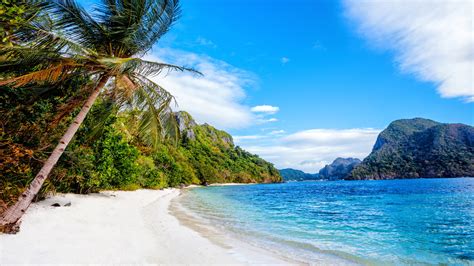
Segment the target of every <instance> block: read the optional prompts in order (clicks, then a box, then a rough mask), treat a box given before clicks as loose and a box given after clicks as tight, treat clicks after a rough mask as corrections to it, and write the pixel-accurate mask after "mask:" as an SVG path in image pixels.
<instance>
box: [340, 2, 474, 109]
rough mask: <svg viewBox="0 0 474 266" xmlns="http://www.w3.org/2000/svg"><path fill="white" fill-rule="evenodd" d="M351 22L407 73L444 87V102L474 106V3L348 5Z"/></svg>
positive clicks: (364, 3) (350, 3) (355, 3)
mask: <svg viewBox="0 0 474 266" xmlns="http://www.w3.org/2000/svg"><path fill="white" fill-rule="evenodd" d="M344 6H345V9H346V13H347V15H348V17H349V18H350V19H352V20H353V21H355V22H356V23H357V25H358V27H359V30H360V32H361V34H362V35H364V36H365V37H366V38H368V39H369V40H370V41H371V43H372V44H374V45H375V46H378V47H383V48H388V49H391V50H393V51H394V52H395V54H396V62H397V63H398V64H399V66H400V68H401V70H402V71H403V72H408V73H413V74H415V75H416V76H417V77H418V78H419V79H421V80H423V81H430V82H433V83H435V84H437V86H438V92H439V93H440V94H441V96H442V97H447V98H452V97H461V98H463V99H465V100H467V101H474V74H473V73H474V48H473V47H474V34H473V32H474V21H473V20H474V17H473V15H472V14H473V13H472V12H473V9H474V2H473V1H471V0H444V1H441V0H439V1H428V0H419V1H411V0H391V1H370V0H345V2H344Z"/></svg>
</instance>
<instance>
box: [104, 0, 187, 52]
mask: <svg viewBox="0 0 474 266" xmlns="http://www.w3.org/2000/svg"><path fill="white" fill-rule="evenodd" d="M95 11H96V13H97V14H98V18H99V20H100V21H101V24H103V25H104V27H105V28H106V30H107V32H108V33H109V35H108V36H109V42H110V43H111V47H112V49H113V55H114V56H117V57H130V56H132V55H143V54H145V53H146V52H147V51H148V50H150V49H151V47H152V46H153V45H154V44H155V43H156V42H157V40H158V39H159V38H161V37H162V36H163V35H164V34H165V33H166V32H168V30H169V28H170V27H171V25H172V24H173V23H174V22H175V21H176V20H177V19H178V17H179V15H180V6H179V1H178V0H128V1H125V0H102V4H101V5H99V7H98V8H97V9H96V10H95Z"/></svg>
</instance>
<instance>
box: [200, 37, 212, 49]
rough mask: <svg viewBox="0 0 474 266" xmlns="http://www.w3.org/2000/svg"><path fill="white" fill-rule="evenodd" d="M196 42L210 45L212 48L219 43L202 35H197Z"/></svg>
mask: <svg viewBox="0 0 474 266" xmlns="http://www.w3.org/2000/svg"><path fill="white" fill-rule="evenodd" d="M196 43H197V44H198V45H201V46H209V47H212V48H216V47H217V45H216V44H215V43H214V42H213V41H211V40H208V39H206V38H204V37H201V36H199V37H197V39H196Z"/></svg>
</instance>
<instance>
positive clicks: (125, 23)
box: [0, 0, 193, 232]
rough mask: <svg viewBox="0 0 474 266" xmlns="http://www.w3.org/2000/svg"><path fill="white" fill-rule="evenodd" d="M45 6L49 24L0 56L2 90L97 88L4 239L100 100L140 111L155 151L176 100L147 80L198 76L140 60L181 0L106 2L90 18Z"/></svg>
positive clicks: (68, 3)
mask: <svg viewBox="0 0 474 266" xmlns="http://www.w3.org/2000/svg"><path fill="white" fill-rule="evenodd" d="M36 2H37V1H36ZM43 2H44V3H47V5H46V6H45V7H44V8H45V9H44V11H45V12H44V13H45V14H48V19H41V20H37V21H33V22H32V23H30V25H29V26H28V27H25V28H23V29H22V30H20V31H18V32H17V33H16V36H15V39H18V40H21V41H22V43H23V44H24V45H22V46H16V47H4V48H2V49H0V56H3V58H6V60H3V62H0V73H3V74H4V77H6V78H4V79H3V80H0V86H1V85H8V86H11V87H24V86H30V85H32V84H52V85H54V84H57V83H60V82H62V81H64V80H66V79H70V78H73V77H78V76H83V77H88V80H90V82H89V83H88V84H87V85H86V86H84V87H83V88H81V89H80V93H83V94H86V95H88V97H87V99H86V100H85V102H84V103H83V105H82V108H81V109H80V112H79V113H78V114H77V116H76V117H75V118H74V120H73V122H72V124H71V125H70V126H69V128H68V129H67V131H66V133H65V134H64V135H63V137H62V138H61V140H60V141H59V143H58V144H57V146H56V147H55V149H54V150H53V152H52V153H51V155H50V157H49V158H48V159H47V161H46V162H45V163H44V166H43V167H42V168H41V170H40V171H39V172H38V174H37V175H36V177H35V178H34V180H33V181H32V182H31V184H30V185H29V187H28V189H26V191H25V192H24V193H22V194H21V196H20V198H19V200H18V201H17V202H16V203H15V204H14V205H12V206H11V207H10V208H9V209H7V210H6V212H5V213H4V214H3V215H2V217H1V220H0V229H2V230H3V231H4V232H16V231H17V230H18V229H19V221H20V218H21V216H22V215H23V213H25V211H26V209H27V208H28V207H29V205H30V204H31V202H32V200H33V199H34V197H35V196H36V194H37V193H38V192H39V190H40V188H41V186H42V184H43V182H44V181H45V179H46V178H47V177H48V175H49V173H50V172H51V170H52V168H53V167H54V165H55V164H56V163H57V161H58V159H59V158H60V156H61V155H62V153H63V152H64V150H65V149H66V147H67V145H68V144H69V142H70V141H71V139H72V138H73V136H74V134H75V133H76V131H77V130H78V129H79V127H80V125H81V123H82V122H83V121H84V118H85V117H86V115H87V113H88V112H89V110H90V109H91V107H92V105H93V104H94V102H95V100H96V99H97V97H98V96H99V94H102V95H106V96H107V97H110V98H111V99H113V100H114V102H115V103H116V104H117V105H119V108H118V109H120V110H123V108H134V109H138V110H141V112H140V114H141V116H140V121H141V122H140V128H141V131H142V132H144V133H146V134H144V135H146V136H147V138H146V139H147V141H148V143H149V144H151V145H156V144H157V143H158V142H159V141H162V140H163V139H164V138H165V137H166V132H167V131H166V130H165V129H166V126H167V125H169V121H170V119H171V117H172V115H171V111H170V107H169V106H170V103H171V102H172V101H173V97H172V95H170V94H169V93H168V92H167V91H166V90H165V89H163V88H162V87H160V86H159V85H157V84H156V83H154V82H152V81H151V80H150V79H149V78H148V77H150V76H151V75H158V74H160V73H162V72H163V71H170V70H177V71H193V70H192V69H188V68H185V67H179V66H175V65H170V64H165V63H156V62H150V61H146V60H143V59H141V58H140V57H142V56H143V55H144V54H146V53H147V52H148V51H149V50H150V49H151V48H152V46H153V45H154V44H155V43H156V42H157V41H158V40H159V39H160V38H161V37H162V36H163V35H164V34H165V33H166V32H167V31H168V30H169V28H170V27H171V26H172V24H173V23H174V22H175V21H176V19H177V18H178V16H179V13H180V12H179V11H180V9H179V3H178V0H102V2H101V4H100V5H98V6H97V7H95V8H94V10H93V11H92V12H91V14H89V13H88V12H86V11H85V10H84V9H83V8H82V7H80V6H79V5H78V4H77V3H76V2H75V1H74V0H49V1H46V0H44V1H43ZM25 66H28V69H29V70H27V71H25V70H24V69H25ZM12 73H16V74H12ZM18 73H21V74H18ZM78 91H79V88H78ZM81 104H82V103H81Z"/></svg>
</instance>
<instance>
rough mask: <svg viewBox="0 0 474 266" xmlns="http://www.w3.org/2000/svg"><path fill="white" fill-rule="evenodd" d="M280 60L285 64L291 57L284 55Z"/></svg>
mask: <svg viewBox="0 0 474 266" xmlns="http://www.w3.org/2000/svg"><path fill="white" fill-rule="evenodd" d="M280 62H281V63H282V64H283V65H284V64H286V63H288V62H290V58H288V57H282V58H280Z"/></svg>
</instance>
